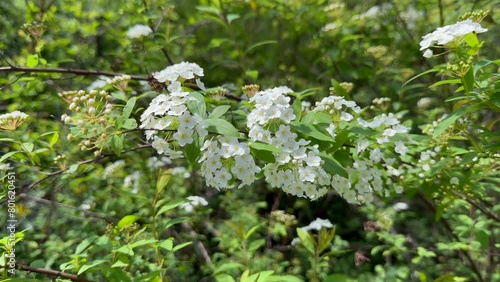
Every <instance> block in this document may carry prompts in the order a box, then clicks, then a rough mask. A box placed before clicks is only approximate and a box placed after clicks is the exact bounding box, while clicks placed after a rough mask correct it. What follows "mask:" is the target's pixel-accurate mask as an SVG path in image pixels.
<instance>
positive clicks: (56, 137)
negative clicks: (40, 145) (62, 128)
mask: <svg viewBox="0 0 500 282" xmlns="http://www.w3.org/2000/svg"><path fill="white" fill-rule="evenodd" d="M57 141H59V132H54V134H53V135H52V138H50V141H49V146H50V147H52V146H54V144H56V143H57Z"/></svg>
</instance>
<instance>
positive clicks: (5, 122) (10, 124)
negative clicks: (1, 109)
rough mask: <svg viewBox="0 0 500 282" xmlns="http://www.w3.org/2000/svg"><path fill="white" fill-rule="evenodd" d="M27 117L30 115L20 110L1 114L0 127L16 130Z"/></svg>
mask: <svg viewBox="0 0 500 282" xmlns="http://www.w3.org/2000/svg"><path fill="white" fill-rule="evenodd" d="M27 119H28V115H27V114H25V113H23V112H20V111H14V112H12V113H8V114H3V115H0V129H3V130H8V131H14V130H16V129H17V128H18V127H19V126H21V125H22V124H23V123H24V122H25V121H26V120H27Z"/></svg>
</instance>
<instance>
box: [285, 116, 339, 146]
mask: <svg viewBox="0 0 500 282" xmlns="http://www.w3.org/2000/svg"><path fill="white" fill-rule="evenodd" d="M290 126H291V127H292V128H293V129H295V130H297V131H298V132H300V133H302V134H304V135H305V136H309V137H312V138H314V139H317V140H321V141H328V142H332V143H335V139H333V138H332V137H331V136H330V135H326V134H324V133H322V132H320V131H319V130H318V129H316V127H314V125H312V124H308V123H303V122H297V121H294V122H291V123H290Z"/></svg>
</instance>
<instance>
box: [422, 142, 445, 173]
mask: <svg viewBox="0 0 500 282" xmlns="http://www.w3.org/2000/svg"><path fill="white" fill-rule="evenodd" d="M439 152H441V147H440V146H436V147H434V148H433V149H430V150H426V151H424V152H422V153H420V159H419V160H418V164H417V167H419V168H421V169H422V170H423V171H424V172H425V173H429V172H430V171H431V168H432V167H433V166H434V165H435V164H436V163H437V162H438V161H440V159H441V157H440V156H439V155H438V154H439ZM418 177H425V174H424V173H419V174H418Z"/></svg>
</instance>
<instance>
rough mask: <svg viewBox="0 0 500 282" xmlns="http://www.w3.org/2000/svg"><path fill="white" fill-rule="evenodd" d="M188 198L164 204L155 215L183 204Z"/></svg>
mask: <svg viewBox="0 0 500 282" xmlns="http://www.w3.org/2000/svg"><path fill="white" fill-rule="evenodd" d="M187 201H188V200H186V199H183V200H177V201H174V202H171V203H168V204H166V205H164V206H163V207H162V208H161V209H160V210H159V211H158V212H157V213H156V216H159V215H160V214H162V213H165V212H167V211H169V210H172V209H175V208H176V207H178V206H180V205H182V204H184V203H187Z"/></svg>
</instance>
